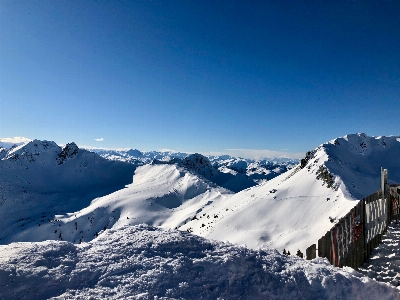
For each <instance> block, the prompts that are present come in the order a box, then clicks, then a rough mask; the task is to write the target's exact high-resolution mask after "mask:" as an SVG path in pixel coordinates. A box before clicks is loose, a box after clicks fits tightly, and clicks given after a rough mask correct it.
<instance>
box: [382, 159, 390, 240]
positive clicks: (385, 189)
mask: <svg viewBox="0 0 400 300" xmlns="http://www.w3.org/2000/svg"><path fill="white" fill-rule="evenodd" d="M381 191H382V199H383V200H384V201H385V202H384V203H385V206H386V207H385V208H386V212H387V218H386V226H385V230H384V232H386V229H387V227H388V226H389V223H390V220H391V217H390V216H391V211H390V201H389V195H388V194H389V185H388V170H387V169H384V168H382V167H381Z"/></svg>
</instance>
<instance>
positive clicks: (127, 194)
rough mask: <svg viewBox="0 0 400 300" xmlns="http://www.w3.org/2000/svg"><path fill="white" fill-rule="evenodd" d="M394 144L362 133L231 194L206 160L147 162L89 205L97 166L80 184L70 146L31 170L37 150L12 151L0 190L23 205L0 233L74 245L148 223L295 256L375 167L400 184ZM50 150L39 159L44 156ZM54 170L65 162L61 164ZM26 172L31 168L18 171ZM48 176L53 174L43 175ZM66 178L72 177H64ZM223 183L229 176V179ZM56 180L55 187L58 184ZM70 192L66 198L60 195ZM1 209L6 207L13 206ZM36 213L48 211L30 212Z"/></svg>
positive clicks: (346, 206)
mask: <svg viewBox="0 0 400 300" xmlns="http://www.w3.org/2000/svg"><path fill="white" fill-rule="evenodd" d="M399 141H400V139H399V138H398V137H368V136H366V135H365V134H353V135H348V136H345V137H342V138H338V139H335V140H332V141H330V142H328V143H325V144H322V145H320V146H319V147H317V148H316V149H314V150H312V151H310V152H308V153H307V154H306V156H305V158H304V159H303V160H302V161H301V163H300V164H298V165H297V166H296V167H295V168H292V169H290V170H288V171H287V172H286V173H283V174H281V175H279V176H278V177H275V178H273V179H271V180H269V181H267V182H265V183H263V184H261V185H257V186H253V187H250V188H246V189H244V190H242V191H241V192H238V193H232V192H231V191H229V189H230V190H232V189H233V188H231V187H229V185H228V184H227V183H229V182H230V181H229V180H231V179H232V180H233V181H232V182H233V183H232V185H233V186H234V184H235V180H236V179H237V178H239V177H238V176H233V175H232V174H230V173H223V172H220V170H218V169H216V168H215V167H214V165H213V164H212V162H211V161H210V160H209V159H208V158H206V157H204V156H202V155H199V154H194V155H191V156H187V157H185V158H173V159H170V160H168V161H161V160H153V163H152V164H147V165H143V166H140V167H137V169H136V171H135V174H134V176H133V179H132V177H130V176H132V174H133V169H129V172H127V174H128V175H129V176H128V175H127V176H126V177H124V178H126V180H125V179H124V180H125V181H124V184H125V185H126V184H128V185H126V187H125V188H123V189H118V190H117V189H116V188H115V189H114V190H112V192H113V193H110V192H108V193H105V192H103V194H102V195H101V193H99V194H97V195H94V196H93V194H90V193H86V194H85V197H86V198H85V197H84V199H85V200H81V197H82V193H81V194H79V193H78V192H77V191H79V190H80V189H83V187H85V188H87V186H90V185H92V183H91V182H92V181H93V179H94V178H96V174H100V173H99V172H100V171H98V170H97V169H96V171H90V170H92V168H94V169H93V170H95V166H97V167H98V168H100V167H99V166H98V165H97V164H95V163H91V165H90V166H88V165H87V164H86V166H87V167H86V169H85V170H86V172H87V174H93V175H90V176H87V177H84V176H81V177H79V175H78V174H80V172H78V171H77V170H78V169H79V168H82V166H84V165H85V163H83V162H81V160H79V159H78V157H79V155H77V156H76V157H75V156H74V155H75V154H74V149H75V148H74V147H71V146H68V147H67V149H66V150H63V151H61V148H57V147H58V146H56V145H53V146H46V147H47V148H48V149H44V146H42V148H43V151H44V150H46V151H47V152H51V151H53V152H51V153H53V154H52V156H51V157H53V158H52V163H50V162H47V160H45V161H44V163H43V162H42V163H39V161H33V162H32V163H33V165H29V164H30V162H29V160H32V159H35V158H36V154H35V153H36V152H35V151H36V150H35V149H36V147H33V148H32V149H29V151H26V150H22V149H23V147H22V148H21V147H19V148H18V147H16V148H14V149H12V150H9V151H8V153H7V155H6V156H5V157H4V159H3V160H2V161H0V163H1V164H0V165H1V166H2V168H3V169H4V170H5V171H4V172H3V171H2V173H3V174H5V172H11V171H8V170H11V169H13V168H15V167H14V164H15V162H14V161H15V159H14V158H15V157H16V156H15V155H14V153H15V154H19V155H20V156H21V157H23V158H24V159H23V160H22V161H24V165H23V166H21V167H19V169H18V172H16V173H15V174H14V173H12V174H11V173H10V175H11V176H5V177H4V178H8V179H7V180H8V181H7V180H5V179H4V178H3V182H5V183H3V184H2V186H7V187H8V190H7V193H4V192H3V195H6V197H8V198H9V199H11V197H12V193H14V192H16V193H14V194H15V195H17V199H18V198H19V199H20V200H19V201H16V200H15V201H14V203H18V205H17V206H15V208H14V209H13V208H12V206H10V207H8V208H7V209H2V207H0V213H2V212H4V211H8V212H10V211H11V212H12V213H8V214H7V216H4V215H5V213H3V216H4V218H2V220H3V221H1V222H6V223H4V225H7V226H8V227H10V226H11V225H12V227H10V229H9V230H8V231H7V230H6V231H5V232H4V233H2V234H3V238H2V243H8V242H10V241H38V240H43V239H45V238H46V239H48V238H52V239H62V240H67V241H70V242H75V243H79V242H81V241H90V240H91V239H93V238H95V237H96V236H97V235H99V234H102V232H104V230H105V229H108V228H118V227H120V226H124V225H135V224H141V223H147V224H150V225H157V226H162V227H163V228H166V229H168V228H171V229H172V228H178V229H180V230H187V231H189V232H193V233H195V234H197V235H201V236H204V237H208V238H212V239H217V240H222V241H230V242H234V243H237V244H246V245H247V246H248V247H251V248H254V249H257V248H258V247H274V248H277V249H279V250H280V251H282V250H283V249H284V248H285V249H289V250H290V251H291V252H292V253H293V252H296V250H297V249H300V250H301V251H302V252H304V251H305V249H306V248H307V247H308V246H310V245H311V244H313V243H315V242H316V241H317V240H318V239H319V238H320V237H321V236H322V235H323V234H325V232H326V231H327V230H329V229H330V228H331V227H332V225H333V223H334V222H335V220H337V219H339V218H340V217H342V216H343V215H345V214H346V213H347V212H348V211H349V210H350V209H351V208H352V207H353V206H354V205H355V204H356V200H358V199H360V198H361V197H363V196H366V195H369V194H371V193H372V192H375V191H376V190H378V189H379V187H380V186H379V182H380V181H379V175H380V167H381V166H382V167H385V168H388V169H389V178H390V179H391V180H392V181H397V182H400V174H399V171H398V170H399V169H400V168H399V167H400V166H399V162H398V161H397V160H395V158H396V157H397V156H398V155H400V146H399V145H400V142H399ZM32 143H35V141H34V142H32ZM36 143H37V142H36ZM47 143H49V142H47ZM30 147H32V144H31V145H30ZM49 149H56V150H51V151H50V150H49ZM18 151H19V152H18ZM41 151H42V150H41ZM46 151H44V152H43V153H47V152H46ZM79 151H83V150H78V153H79ZM23 153H26V154H23ZM37 153H40V157H44V156H45V154H43V155H42V154H41V152H40V151H39V150H37ZM61 153H64V154H61ZM84 153H86V155H92V156H93V157H97V158H96V159H97V160H98V161H100V159H101V158H100V157H98V156H96V154H94V153H91V154H89V152H84ZM46 155H47V154H46ZM64 156H65V157H66V158H65V162H64V158H63V157H64ZM18 157H19V156H18ZM71 157H72V158H71ZM74 157H75V161H76V163H75V165H74V166H75V167H71V168H68V169H65V170H66V171H61V169H59V170H60V172H59V173H57V172H56V173H57V174H56V173H54V172H55V171H54V170H57V168H60V167H62V166H67V165H68V163H69V161H71V162H72V161H74ZM18 159H20V158H18ZM17 161H18V160H17ZM94 161H96V160H94ZM101 161H102V162H103V163H104V164H105V162H108V163H114V164H117V163H118V164H121V165H120V166H121V168H122V166H123V168H127V167H126V166H127V165H128V164H123V163H122V162H111V161H107V160H101ZM60 162H62V163H61V164H59V163H60ZM78 162H79V163H78ZM34 163H38V165H40V166H41V168H44V169H43V170H42V171H40V172H36V171H35V168H32V170H33V171H29V170H30V169H31V166H34ZM16 165H18V163H17V164H16ZM11 166H13V167H11ZM71 166H72V165H71ZM78 166H79V168H78ZM131 166H132V165H131ZM25 167H28V169H24V168H25ZM236 167H237V168H238V165H236ZM10 168H11V169H10ZM46 168H48V169H50V171H45V169H46ZM29 172H32V173H29ZM46 172H47V173H46ZM48 172H50V173H48ZM90 172H92V173H90ZM38 173H40V174H49V175H46V177H45V178H48V181H47V182H46V180H44V179H43V178H44V177H43V176H35V175H34V174H38ZM105 173H106V174H108V175H107V176H109V177H107V178H108V179H107V180H106V181H107V183H108V184H109V183H110V182H112V180H115V182H119V179H118V180H117V179H112V180H111V179H110V178H114V176H116V175H117V174H122V173H121V172H115V171H106V172H105ZM21 174H24V175H23V176H22V175H21ZM27 174H31V175H29V176H28V175H27ZM32 174H33V175H32ZM63 174H64V175H63ZM65 174H73V175H74V176H70V177H71V178H70V177H68V176H67V177H66V178H63V177H62V176H66V175H65ZM228 175H232V176H233V177H230V178H231V179H229V176H228ZM13 176H15V178H25V177H26V176H28V177H27V178H29V180H28V179H24V180H25V181H21V179H18V180H19V181H18V180H17V181H15V182H14V180H13V181H11V180H10V178H13ZM24 176H25V177H24ZM98 176H99V175H98ZM103 176H106V175H101V176H100V177H101V178H105V177H103ZM36 177H37V178H36ZM129 177H130V178H129ZM40 178H42V179H40ZM55 178H58V179H59V180H54V179H55ZM227 178H228V180H226V179H227ZM243 178H246V177H243ZM128 179H129V180H128ZM247 179H248V178H247ZM71 180H72V181H71ZM74 180H75V181H74ZM20 181H21V182H20ZM18 182H19V183H18ZM61 182H62V183H61ZM29 183H31V184H29ZM110 185H111V184H109V185H107V186H110ZM221 185H222V186H224V187H225V188H223V187H221ZM96 186H102V185H101V184H99V185H96V184H93V189H91V191H92V192H93V193H94V192H95V191H97V192H98V190H97V188H96ZM111 186H115V185H114V184H112V185H111ZM120 186H121V185H120ZM122 186H123V185H122ZM56 187H57V189H56ZM66 188H68V189H67V190H68V191H69V192H65V189H66ZM63 189H64V190H63ZM240 189H241V188H240ZM240 189H239V190H240ZM25 190H26V192H25ZM33 191H37V192H36V193H40V196H41V198H39V197H38V194H35V193H33V194H32V192H33ZM63 191H64V192H63ZM78 194H79V195H78ZM7 195H8V196H7ZM43 195H46V196H43ZM60 195H63V196H62V197H64V196H66V197H69V198H67V199H70V198H72V199H71V200H68V201H65V200H60V199H64V198H62V197H61V196H60ZM98 196H101V197H98ZM96 197H97V198H96ZM95 198H96V199H95ZM39 199H41V200H40V201H41V203H40V205H39V204H38V200H39ZM56 199H57V200H56ZM91 200H93V201H91ZM6 203H9V204H7V205H11V203H12V201H8V202H6ZM21 203H23V204H21ZM67 203H68V205H67ZM4 205H6V204H4ZM4 205H3V206H4ZM42 206H46V207H48V209H47V210H46V209H42V210H41V211H36V210H35V209H33V207H42ZM20 207H21V208H20ZM27 207H29V208H30V212H29V213H27V212H26V211H27V210H26V208H27ZM17 212H18V213H17ZM42 213H43V214H42ZM32 214H33V215H34V216H31V215H32ZM28 218H29V219H28ZM9 219H11V221H10V220H9ZM4 220H6V221H4ZM9 225H10V226H9ZM39 225H40V226H39ZM16 226H17V227H16ZM19 226H20V227H19ZM16 228H17V229H18V230H15V229H16Z"/></svg>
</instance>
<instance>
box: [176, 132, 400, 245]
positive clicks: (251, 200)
mask: <svg viewBox="0 0 400 300" xmlns="http://www.w3.org/2000/svg"><path fill="white" fill-rule="evenodd" d="M399 156H400V138H399V137H394V136H393V137H368V136H366V135H365V134H352V135H347V136H344V137H342V138H338V139H335V140H332V141H330V142H328V143H325V144H322V145H320V146H319V147H317V148H316V149H315V150H313V151H310V152H308V153H307V155H306V157H305V158H304V159H303V160H302V161H301V163H300V164H299V165H298V166H297V167H295V168H294V169H292V170H289V171H288V172H286V173H284V174H282V175H280V176H278V177H276V178H274V179H272V180H270V181H268V182H266V183H265V184H263V185H259V186H255V187H252V188H250V189H247V190H244V191H241V192H239V193H237V194H234V195H232V196H231V197H230V199H229V201H225V202H214V203H213V206H212V207H207V208H205V209H204V210H203V212H202V213H203V214H205V215H215V216H218V219H217V221H214V222H208V220H204V218H199V214H196V217H195V218H193V220H192V221H190V222H188V223H187V224H185V225H184V226H182V227H181V228H180V229H184V230H189V231H191V232H194V233H195V234H198V235H201V236H204V237H208V238H212V239H218V240H223V241H230V242H234V243H238V244H246V245H247V246H250V247H252V248H258V247H274V248H277V249H279V250H283V249H284V248H286V249H288V248H289V250H290V251H291V252H293V251H296V250H297V249H300V250H301V251H302V252H304V251H305V249H306V248H307V247H308V246H310V245H311V244H313V243H316V242H317V240H318V239H319V238H320V237H321V236H322V235H324V234H325V233H326V231H328V230H329V229H330V228H331V227H332V225H333V223H334V222H335V220H337V219H339V218H341V217H342V216H344V215H345V214H346V213H347V212H348V211H349V210H350V209H351V208H352V207H353V206H354V205H355V204H356V200H358V199H360V198H362V197H364V196H367V195H369V194H371V193H373V192H375V191H377V190H378V189H379V188H380V168H381V167H384V168H387V169H388V170H389V178H390V180H391V181H392V182H400V161H399V160H398V159H397V157H399Z"/></svg>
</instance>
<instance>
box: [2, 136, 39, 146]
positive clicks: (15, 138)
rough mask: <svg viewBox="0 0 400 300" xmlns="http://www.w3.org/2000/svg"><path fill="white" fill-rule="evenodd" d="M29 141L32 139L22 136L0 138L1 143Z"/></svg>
mask: <svg viewBox="0 0 400 300" xmlns="http://www.w3.org/2000/svg"><path fill="white" fill-rule="evenodd" d="M30 141H32V140H31V139H28V138H26V137H22V136H15V137H13V138H0V142H3V143H13V144H20V143H28V142H30Z"/></svg>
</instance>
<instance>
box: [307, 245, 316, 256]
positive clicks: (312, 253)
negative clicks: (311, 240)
mask: <svg viewBox="0 0 400 300" xmlns="http://www.w3.org/2000/svg"><path fill="white" fill-rule="evenodd" d="M316 257H317V245H316V244H313V245H311V246H310V247H308V248H307V249H306V259H308V260H311V259H314V258H316Z"/></svg>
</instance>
